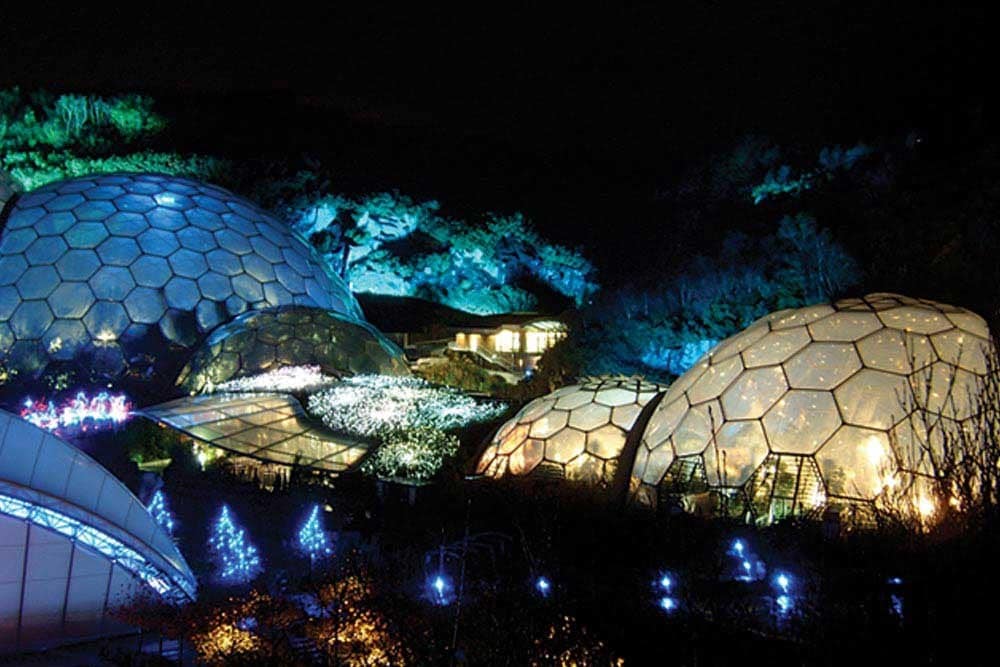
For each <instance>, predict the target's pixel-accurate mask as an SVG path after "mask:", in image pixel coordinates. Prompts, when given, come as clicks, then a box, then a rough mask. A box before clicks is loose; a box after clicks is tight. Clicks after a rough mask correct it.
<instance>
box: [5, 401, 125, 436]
mask: <svg viewBox="0 0 1000 667" xmlns="http://www.w3.org/2000/svg"><path fill="white" fill-rule="evenodd" d="M131 412H132V403H131V402H130V401H129V400H128V398H127V397H126V396H125V395H124V394H111V393H108V392H106V391H102V392H100V393H98V394H95V395H94V396H88V395H87V393H86V392H83V391H80V392H77V393H76V395H75V396H73V397H72V398H68V399H66V400H64V401H63V402H62V403H61V404H58V405H57V404H56V403H55V402H54V401H47V400H45V399H44V398H43V399H41V400H38V401H36V400H33V399H31V398H30V397H29V398H26V399H24V402H23V403H22V408H21V417H22V418H24V419H25V420H26V421H28V422H30V423H32V424H34V425H35V426H37V427H39V428H42V429H45V430H46V431H52V432H53V433H62V432H65V431H89V430H92V429H98V428H103V427H105V426H113V425H115V424H120V423H122V422H124V421H125V420H127V419H128V418H129V416H130V415H131Z"/></svg>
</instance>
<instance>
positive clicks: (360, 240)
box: [0, 88, 598, 314]
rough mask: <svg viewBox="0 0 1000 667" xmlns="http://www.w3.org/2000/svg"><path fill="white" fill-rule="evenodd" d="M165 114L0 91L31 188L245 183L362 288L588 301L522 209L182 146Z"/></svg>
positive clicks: (4, 165)
mask: <svg viewBox="0 0 1000 667" xmlns="http://www.w3.org/2000/svg"><path fill="white" fill-rule="evenodd" d="M166 125H167V120H166V119H165V118H164V117H163V116H161V115H159V114H157V113H156V112H155V109H154V103H153V100H151V99H150V98H148V97H144V96H140V95H119V96H114V97H95V96H86V95H61V96H56V95H52V94H48V93H45V92H35V93H22V92H21V91H20V90H19V89H17V88H14V89H10V90H5V91H0V171H6V172H8V173H10V175H11V176H12V177H13V179H14V180H15V184H16V185H17V186H18V187H19V188H20V189H24V190H31V189H35V188H38V187H40V186H42V185H45V184H47V183H51V182H53V181H58V180H63V179H66V178H72V177H78V176H84V175H91V174H105V173H111V172H156V173H161V174H170V175H175V176H185V177H189V178H193V179H196V180H199V181H204V182H209V183H213V184H216V185H221V186H223V187H226V188H229V189H232V190H233V191H235V192H238V193H241V194H245V195H247V196H248V197H250V198H251V199H253V200H254V201H256V202H257V203H259V204H261V205H263V206H265V207H266V208H270V209H274V210H277V211H279V212H280V213H282V214H284V215H285V216H286V217H287V218H288V220H289V221H290V222H291V223H292V224H293V225H294V227H295V229H296V230H298V231H300V232H301V233H303V235H304V236H306V238H308V239H310V240H311V241H312V242H313V243H314V244H315V245H316V247H317V248H318V249H319V250H320V252H321V254H322V255H323V256H324V258H325V259H326V260H327V262H328V263H329V264H330V266H331V267H332V268H333V269H334V270H335V271H337V272H338V273H340V274H341V275H342V276H343V277H345V278H346V279H347V280H348V282H349V283H350V285H351V287H352V288H353V290H354V291H356V292H368V293H372V294H388V295H397V296H414V297H420V298H423V299H427V300H429V301H433V302H435V303H441V304H445V305H448V306H451V307H454V308H458V309H461V310H465V311H467V312H472V313H478V314H496V313H506V312H515V311H527V310H532V309H534V308H536V307H537V306H538V303H539V299H538V297H539V293H538V290H539V288H540V287H541V288H542V289H543V290H548V291H551V292H552V293H554V294H555V295H559V296H561V297H563V298H565V299H567V300H568V301H571V302H573V303H575V304H576V305H580V304H582V303H584V302H586V301H587V300H588V298H589V296H590V295H591V294H593V293H594V292H595V291H596V290H597V287H598V286H597V283H596V280H595V270H594V267H593V265H592V264H591V263H590V262H589V261H588V260H587V259H586V258H584V257H583V255H582V254H581V253H580V252H579V251H577V250H574V249H572V248H567V247H564V246H561V245H557V244H554V243H551V242H549V241H548V240H546V239H544V238H543V237H541V236H540V235H539V234H538V233H537V232H536V231H535V230H534V228H533V227H532V226H531V225H530V224H529V223H528V221H527V220H526V219H525V218H524V216H522V215H521V214H518V213H514V214H511V215H497V214H492V213H491V214H486V215H483V216H481V219H477V220H455V219H452V218H449V217H446V216H444V215H442V214H441V213H440V211H439V206H438V204H437V202H433V201H427V202H420V203H418V202H414V201H413V200H411V199H409V198H408V197H406V196H404V195H400V194H398V193H376V194H368V195H363V196H357V197H352V196H347V195H344V194H340V193H335V192H331V191H330V189H329V186H328V182H329V179H330V177H331V172H330V171H329V170H324V169H323V168H322V167H321V166H320V165H318V164H317V163H310V164H309V165H308V166H304V165H302V164H298V163H296V162H294V161H288V160H280V159H279V160H274V159H243V160H233V159H227V158H224V157H219V156H213V155H197V154H182V153H177V152H174V151H172V150H170V148H172V146H170V145H169V144H166V142H165V140H163V139H162V137H163V136H164V133H163V132H162V130H163V128H164V127H165V126H166Z"/></svg>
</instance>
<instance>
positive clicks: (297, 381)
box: [207, 366, 338, 393]
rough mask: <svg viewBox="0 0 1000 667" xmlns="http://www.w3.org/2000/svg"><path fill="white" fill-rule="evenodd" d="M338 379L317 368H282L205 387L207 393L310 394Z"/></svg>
mask: <svg viewBox="0 0 1000 667" xmlns="http://www.w3.org/2000/svg"><path fill="white" fill-rule="evenodd" d="M337 380H338V378H335V377H333V376H332V375H326V374H325V373H323V371H322V370H321V369H320V367H319V366H282V367H281V368H278V369H276V370H273V371H268V372H267V373H260V374H258V375H251V376H249V377H242V378H237V379H235V380H229V381H228V382H223V383H222V384H218V385H211V386H209V387H207V391H208V392H241V393H242V392H254V391H278V392H283V393H295V392H311V391H316V390H318V389H322V388H323V387H328V386H330V385H331V384H334V383H335V382H337Z"/></svg>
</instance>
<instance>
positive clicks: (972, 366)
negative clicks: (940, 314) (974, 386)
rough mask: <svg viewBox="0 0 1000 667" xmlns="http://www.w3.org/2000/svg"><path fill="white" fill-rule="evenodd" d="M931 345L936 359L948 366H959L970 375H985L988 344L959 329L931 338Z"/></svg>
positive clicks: (988, 350)
mask: <svg viewBox="0 0 1000 667" xmlns="http://www.w3.org/2000/svg"><path fill="white" fill-rule="evenodd" d="M931 344H932V345H933V346H934V350H935V351H936V352H937V355H938V357H939V358H940V359H941V360H942V361H945V362H947V363H949V364H953V365H956V366H960V367H961V368H963V369H964V370H967V371H970V372H972V373H978V374H980V375H985V374H986V370H987V362H986V359H987V356H988V354H989V352H990V343H989V342H988V341H987V340H985V339H983V338H979V337H978V336H973V335H970V334H967V333H965V332H964V331H962V330H961V329H951V330H949V331H945V332H943V333H939V334H934V335H933V336H931Z"/></svg>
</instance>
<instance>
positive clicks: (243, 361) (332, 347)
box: [178, 306, 410, 393]
mask: <svg viewBox="0 0 1000 667" xmlns="http://www.w3.org/2000/svg"><path fill="white" fill-rule="evenodd" d="M284 366H318V367H319V369H320V371H321V372H322V373H324V374H325V375H330V376H333V377H343V376H345V375H366V374H377V375H409V374H410V371H409V368H408V367H407V365H406V360H405V359H404V358H403V351H402V350H400V349H399V347H397V346H396V345H395V344H394V343H392V341H390V340H389V339H387V338H386V337H385V336H383V335H382V334H381V333H379V331H378V330H377V329H375V327H373V326H371V325H370V324H368V323H367V322H363V321H360V320H357V319H354V318H351V317H347V316H344V315H340V314H338V313H335V312H331V311H327V310H322V309H320V308H310V307H307V306H283V307H281V308H273V309H268V310H260V311H253V312H249V313H244V314H243V315H240V316H239V317H237V318H236V319H235V320H233V321H232V322H229V323H228V324H224V325H222V326H221V327H219V328H218V329H216V330H215V331H213V332H212V333H211V335H209V337H208V338H207V339H206V340H205V342H204V343H203V344H202V346H201V347H200V348H199V349H198V351H197V352H195V354H194V356H193V357H192V358H191V361H190V362H189V363H188V365H187V366H185V367H184V370H183V371H181V375H180V377H179V378H178V384H179V385H180V386H181V387H182V388H184V389H185V390H187V391H188V392H190V393H199V392H202V391H206V390H210V389H211V388H212V387H213V386H214V385H219V384H222V383H223V382H227V381H229V380H233V379H236V378H242V377H248V376H253V375H259V374H261V373H267V372H269V371H273V370H276V369H278V368H281V367H284Z"/></svg>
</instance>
